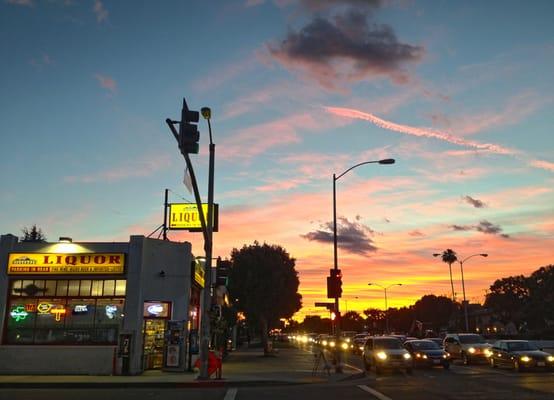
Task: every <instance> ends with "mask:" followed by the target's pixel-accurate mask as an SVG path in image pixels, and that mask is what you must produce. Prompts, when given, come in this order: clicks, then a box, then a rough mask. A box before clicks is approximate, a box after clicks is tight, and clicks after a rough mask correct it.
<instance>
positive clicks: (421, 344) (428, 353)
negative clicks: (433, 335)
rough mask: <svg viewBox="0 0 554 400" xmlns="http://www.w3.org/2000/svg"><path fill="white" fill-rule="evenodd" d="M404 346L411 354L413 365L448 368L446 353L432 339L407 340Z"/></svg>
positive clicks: (448, 362)
mask: <svg viewBox="0 0 554 400" xmlns="http://www.w3.org/2000/svg"><path fill="white" fill-rule="evenodd" d="M404 347H405V348H406V350H408V352H409V353H410V355H411V356H412V360H413V365H414V367H443V368H444V369H448V368H450V360H449V358H448V353H446V351H444V350H443V349H442V347H440V346H439V345H438V344H437V343H435V342H433V341H432V340H428V339H420V340H407V341H405V342H404Z"/></svg>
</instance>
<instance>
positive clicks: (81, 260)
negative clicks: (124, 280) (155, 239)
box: [8, 253, 125, 275]
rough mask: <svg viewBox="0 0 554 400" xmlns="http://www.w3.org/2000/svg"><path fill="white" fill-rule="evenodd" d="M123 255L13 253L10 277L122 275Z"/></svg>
mask: <svg viewBox="0 0 554 400" xmlns="http://www.w3.org/2000/svg"><path fill="white" fill-rule="evenodd" d="M124 268H125V254H123V253H78V254H65V253H63V254H62V253H11V254H10V256H9V258H8V274H10V275H56V274H58V275H63V274H122V273H123V272H124Z"/></svg>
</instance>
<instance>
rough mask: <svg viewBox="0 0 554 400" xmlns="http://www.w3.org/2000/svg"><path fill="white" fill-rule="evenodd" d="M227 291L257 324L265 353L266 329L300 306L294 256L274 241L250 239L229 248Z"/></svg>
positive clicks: (289, 315)
mask: <svg viewBox="0 0 554 400" xmlns="http://www.w3.org/2000/svg"><path fill="white" fill-rule="evenodd" d="M231 261H232V263H233V267H232V268H231V270H230V273H229V292H230V293H232V295H233V297H235V298H236V299H238V303H237V308H238V309H239V310H240V311H243V312H244V314H245V315H246V318H247V320H248V322H249V324H252V323H257V324H258V326H259V328H260V333H261V337H262V344H263V347H264V354H268V353H269V346H268V333H269V330H270V328H272V327H274V326H277V325H278V323H279V319H280V318H290V317H292V315H293V314H294V313H295V312H296V311H298V310H299V309H300V307H301V299H302V296H301V295H300V294H299V293H298V286H299V284H300V281H299V279H298V273H297V272H296V270H295V259H294V258H292V257H290V255H289V254H288V253H287V252H286V250H285V249H284V248H283V247H281V246H278V245H269V244H266V243H264V244H263V245H260V244H259V243H258V242H254V244H252V245H248V246H247V245H244V246H243V247H242V248H241V249H236V248H235V249H233V251H232V252H231Z"/></svg>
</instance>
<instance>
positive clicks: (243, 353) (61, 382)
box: [0, 348, 359, 389]
mask: <svg viewBox="0 0 554 400" xmlns="http://www.w3.org/2000/svg"><path fill="white" fill-rule="evenodd" d="M313 366H314V356H313V355H312V354H311V353H309V352H307V351H305V350H302V349H296V348H286V349H279V351H278V352H277V353H276V354H275V356H271V357H264V356H263V351H262V350H261V349H259V348H257V349H246V348H243V349H239V350H236V351H234V352H232V353H230V354H229V356H228V357H227V359H226V360H225V361H224V362H223V374H222V376H223V378H222V379H219V380H218V379H211V380H209V381H198V380H197V377H198V372H185V373H172V372H162V371H146V372H145V373H143V374H142V375H138V376H96V375H95V376H90V375H0V388H27V389H28V388H49V387H57V388H62V387H65V388H100V387H102V388H106V387H131V386H132V387H197V388H198V387H217V386H257V385H299V384H309V383H326V382H338V381H342V380H346V379H352V378H355V377H356V376H357V375H359V371H358V370H355V369H352V368H349V367H348V366H345V368H344V373H343V374H334V373H331V374H330V375H327V374H326V373H324V372H323V371H322V370H321V369H319V370H318V371H317V373H316V374H312V370H313Z"/></svg>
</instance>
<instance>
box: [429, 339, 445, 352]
mask: <svg viewBox="0 0 554 400" xmlns="http://www.w3.org/2000/svg"><path fill="white" fill-rule="evenodd" d="M425 340H430V341H432V342H435V343H436V344H438V345H439V347H440V348H441V349H444V347H443V339H441V338H440V337H428V338H425Z"/></svg>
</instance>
